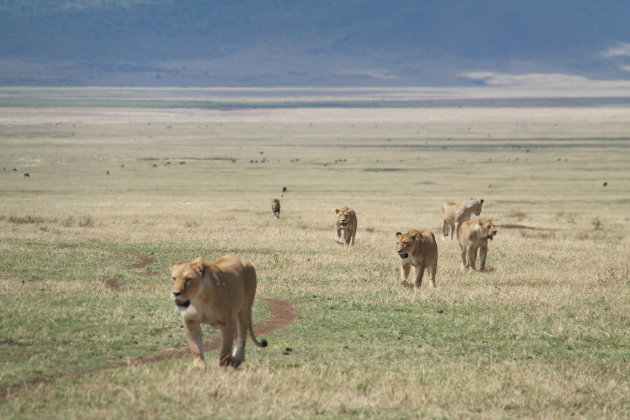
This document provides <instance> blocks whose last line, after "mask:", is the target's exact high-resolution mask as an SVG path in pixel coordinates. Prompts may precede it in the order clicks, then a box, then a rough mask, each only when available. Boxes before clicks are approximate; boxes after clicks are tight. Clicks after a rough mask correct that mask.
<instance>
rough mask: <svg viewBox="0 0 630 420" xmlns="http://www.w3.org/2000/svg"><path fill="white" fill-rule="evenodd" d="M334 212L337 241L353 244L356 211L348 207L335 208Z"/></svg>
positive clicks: (355, 229) (355, 231)
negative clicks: (335, 214)
mask: <svg viewBox="0 0 630 420" xmlns="http://www.w3.org/2000/svg"><path fill="white" fill-rule="evenodd" d="M335 213H337V223H336V228H337V236H336V241H337V243H340V244H346V245H354V237H355V236H356V234H357V215H356V213H355V212H354V210H352V209H351V208H350V207H343V208H341V209H335ZM342 235H343V236H342Z"/></svg>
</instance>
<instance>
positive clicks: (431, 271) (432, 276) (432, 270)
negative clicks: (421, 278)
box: [429, 264, 437, 288]
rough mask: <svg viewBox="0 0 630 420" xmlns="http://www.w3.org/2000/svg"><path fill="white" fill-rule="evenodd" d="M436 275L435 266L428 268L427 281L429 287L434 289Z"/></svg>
mask: <svg viewBox="0 0 630 420" xmlns="http://www.w3.org/2000/svg"><path fill="white" fill-rule="evenodd" d="M436 274H437V264H435V265H432V266H431V267H429V279H430V280H431V286H432V287H433V288H435V275H436Z"/></svg>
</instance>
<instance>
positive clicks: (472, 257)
mask: <svg viewBox="0 0 630 420" xmlns="http://www.w3.org/2000/svg"><path fill="white" fill-rule="evenodd" d="M496 234H497V228H496V227H495V226H494V224H493V223H492V221H490V220H468V221H466V222H464V223H462V225H461V227H460V228H459V246H460V247H461V250H462V269H464V270H465V269H467V268H470V269H472V270H474V269H475V261H476V260H477V250H479V270H480V271H484V270H485V269H486V255H488V239H490V240H492V239H493V238H494V235H496Z"/></svg>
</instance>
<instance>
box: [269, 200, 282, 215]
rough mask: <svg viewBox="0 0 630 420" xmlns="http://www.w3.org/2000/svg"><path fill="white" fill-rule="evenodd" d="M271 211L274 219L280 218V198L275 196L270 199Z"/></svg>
mask: <svg viewBox="0 0 630 420" xmlns="http://www.w3.org/2000/svg"><path fill="white" fill-rule="evenodd" d="M271 211H272V212H273V217H275V218H276V219H279V218H280V200H278V199H277V198H274V199H273V200H271Z"/></svg>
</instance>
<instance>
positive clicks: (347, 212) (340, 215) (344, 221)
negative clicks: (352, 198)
mask: <svg viewBox="0 0 630 420" xmlns="http://www.w3.org/2000/svg"><path fill="white" fill-rule="evenodd" d="M335 213H337V223H339V226H341V227H346V226H348V223H350V221H351V220H352V219H353V218H354V210H352V209H351V208H349V207H344V208H341V209H335Z"/></svg>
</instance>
